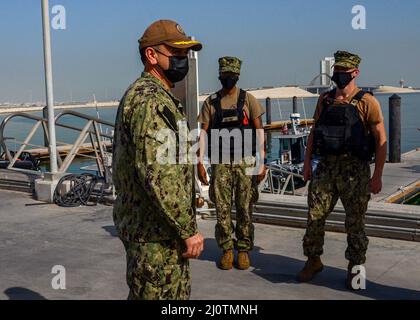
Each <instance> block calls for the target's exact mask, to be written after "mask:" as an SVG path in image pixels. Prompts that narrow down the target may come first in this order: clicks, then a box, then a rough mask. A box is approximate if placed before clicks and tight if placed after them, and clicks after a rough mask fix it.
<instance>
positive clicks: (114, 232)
mask: <svg viewBox="0 0 420 320" xmlns="http://www.w3.org/2000/svg"><path fill="white" fill-rule="evenodd" d="M102 229H104V230H105V231H106V232H108V233H109V235H110V236H112V237H118V233H117V229H115V226H105V227H102Z"/></svg>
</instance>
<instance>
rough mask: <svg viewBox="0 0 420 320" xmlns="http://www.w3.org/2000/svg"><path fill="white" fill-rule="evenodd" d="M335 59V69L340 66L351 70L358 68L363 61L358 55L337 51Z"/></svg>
mask: <svg viewBox="0 0 420 320" xmlns="http://www.w3.org/2000/svg"><path fill="white" fill-rule="evenodd" d="M334 58H335V63H334V67H335V66H338V67H343V68H349V69H354V68H358V67H359V65H360V62H361V61H362V59H361V58H360V57H359V56H358V55H357V54H354V53H350V52H347V51H337V52H336V53H335V54H334Z"/></svg>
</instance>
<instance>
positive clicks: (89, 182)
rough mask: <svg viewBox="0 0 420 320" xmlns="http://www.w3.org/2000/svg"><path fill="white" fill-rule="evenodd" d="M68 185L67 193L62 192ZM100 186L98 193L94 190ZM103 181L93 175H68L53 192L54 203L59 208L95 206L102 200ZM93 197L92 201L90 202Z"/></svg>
mask: <svg viewBox="0 0 420 320" xmlns="http://www.w3.org/2000/svg"><path fill="white" fill-rule="evenodd" d="M65 184H69V191H68V192H62V190H65V189H66V187H67V186H66V185H65ZM97 185H100V189H99V191H98V190H97V189H95V187H96V186H97ZM104 188H105V179H104V178H102V177H98V176H96V175H93V174H89V173H84V174H70V175H67V176H64V177H63V178H61V179H60V181H59V182H58V184H57V187H56V189H55V192H54V203H55V204H57V205H58V206H60V207H67V208H69V207H79V206H81V205H84V206H96V205H97V204H98V203H101V202H102V201H103V198H104ZM93 197H94V201H91V202H89V201H90V199H91V198H93Z"/></svg>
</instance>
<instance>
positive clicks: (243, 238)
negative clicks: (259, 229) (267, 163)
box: [209, 163, 258, 251]
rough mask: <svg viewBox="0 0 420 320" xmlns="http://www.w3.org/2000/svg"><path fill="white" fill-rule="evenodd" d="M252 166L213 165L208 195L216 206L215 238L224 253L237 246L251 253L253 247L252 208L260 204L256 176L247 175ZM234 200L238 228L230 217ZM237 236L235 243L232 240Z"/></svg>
mask: <svg viewBox="0 0 420 320" xmlns="http://www.w3.org/2000/svg"><path fill="white" fill-rule="evenodd" d="M249 167H250V166H249V165H246V164H245V163H243V164H216V165H213V166H212V175H211V182H210V190H209V196H210V200H211V201H213V202H214V203H215V205H216V213H217V224H216V230H215V236H216V241H217V244H218V245H219V247H220V248H222V249H223V250H230V249H233V248H234V247H236V248H237V249H238V250H244V251H250V250H252V248H253V246H254V225H253V224H252V206H253V204H254V203H255V202H257V201H258V188H257V184H256V179H255V176H252V175H248V174H247V170H246V169H247V168H249ZM233 196H234V198H235V207H236V227H235V226H234V224H233V221H232V217H231V210H232V202H233V201H232V199H233ZM233 233H235V235H236V240H233V239H232V234H233Z"/></svg>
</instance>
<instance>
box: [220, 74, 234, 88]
mask: <svg viewBox="0 0 420 320" xmlns="http://www.w3.org/2000/svg"><path fill="white" fill-rule="evenodd" d="M219 80H220V82H221V83H222V86H223V89H227V90H231V89H233V87H235V86H236V84H237V83H238V81H239V77H238V76H229V77H223V78H222V77H219Z"/></svg>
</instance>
